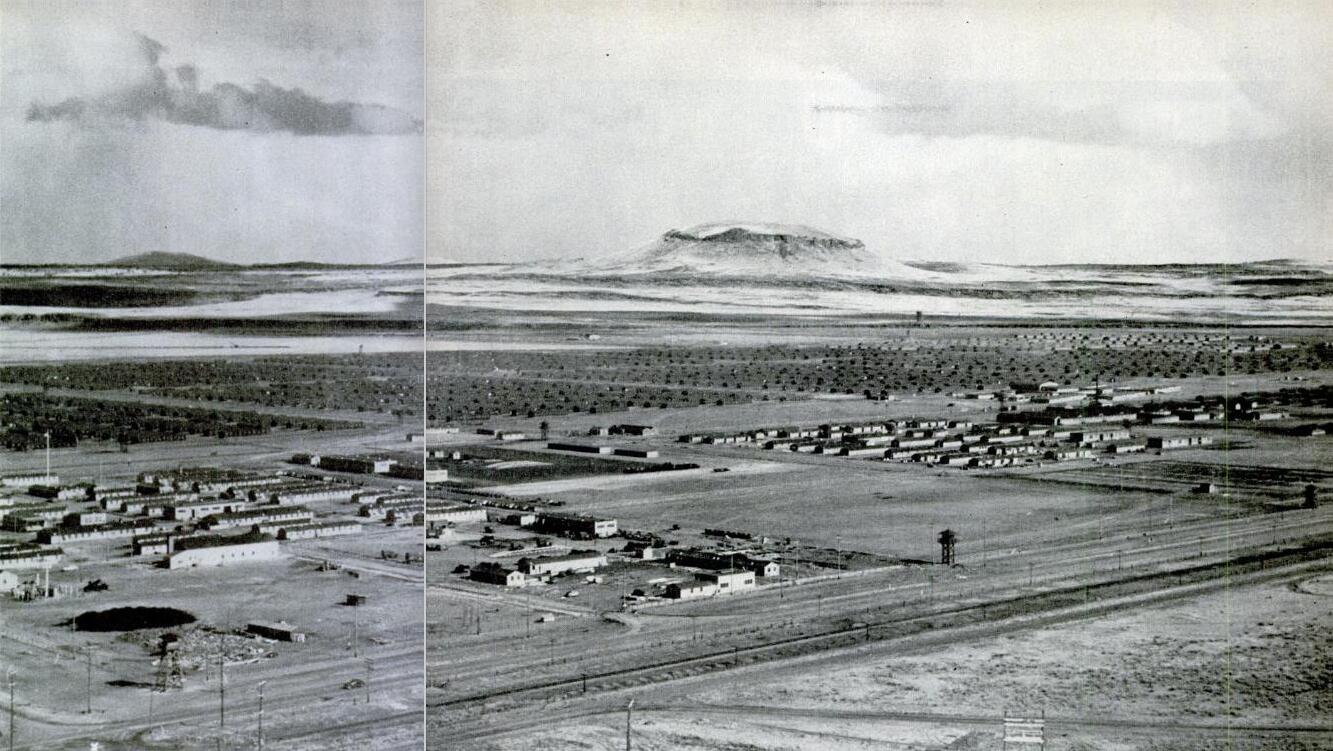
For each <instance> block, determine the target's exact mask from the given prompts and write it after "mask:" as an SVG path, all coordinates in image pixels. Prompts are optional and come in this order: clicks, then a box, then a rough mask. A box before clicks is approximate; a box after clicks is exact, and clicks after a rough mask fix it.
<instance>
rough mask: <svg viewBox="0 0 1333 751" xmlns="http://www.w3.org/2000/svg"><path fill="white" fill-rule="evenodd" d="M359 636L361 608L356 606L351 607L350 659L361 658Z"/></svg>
mask: <svg viewBox="0 0 1333 751" xmlns="http://www.w3.org/2000/svg"><path fill="white" fill-rule="evenodd" d="M360 634H361V608H360V606H358V605H353V606H352V657H360V656H361V647H360V644H359V643H358V642H359V641H360Z"/></svg>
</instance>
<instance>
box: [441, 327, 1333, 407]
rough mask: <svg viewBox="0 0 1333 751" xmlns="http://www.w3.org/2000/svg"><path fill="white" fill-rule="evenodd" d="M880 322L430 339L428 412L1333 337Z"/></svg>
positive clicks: (1232, 359) (853, 390)
mask: <svg viewBox="0 0 1333 751" xmlns="http://www.w3.org/2000/svg"><path fill="white" fill-rule="evenodd" d="M884 336H885V337H886V338H883V339H879V340H878V341H874V342H869V343H860V344H842V345H808V346H801V345H787V344H783V345H772V346H757V347H756V346H744V347H727V346H699V347H686V346H680V347H662V346H650V347H641V348H634V349H605V350H584V351H578V352H570V351H508V352H441V353H433V354H432V355H431V357H430V360H429V362H428V372H427V395H428V397H427V398H428V402H427V417H428V419H429V420H430V421H431V422H432V423H438V424H443V423H450V422H460V421H472V420H484V419H487V418H491V417H496V416H511V417H533V416H537V415H557V414H574V413H579V412H588V413H599V412H610V411H619V410H625V409H629V408H635V407H638V408H668V407H691V406H700V405H721V404H728V403H736V402H749V401H785V400H787V399H798V398H806V397H808V396H810V395H815V394H842V395H856V396H862V397H867V398H884V397H888V396H890V395H901V394H904V393H943V392H946V391H950V390H954V389H990V388H996V387H1000V386H1006V385H1008V384H1009V383H1011V382H1014V381H1031V382H1041V381H1045V380H1057V381H1060V382H1069V381H1072V380H1093V379H1096V380H1099V381H1111V380H1119V379H1129V378H1176V379H1179V378H1186V377H1189V376H1201V375H1202V376H1207V375H1223V374H1227V375H1231V374H1251V373H1253V374H1258V373H1273V372H1288V371H1294V370H1303V369H1317V368H1321V367H1325V366H1327V365H1328V364H1329V363H1330V362H1333V350H1331V349H1330V348H1328V347H1326V346H1324V345H1323V344H1321V343H1319V342H1318V340H1317V339H1314V338H1310V339H1306V338H1292V339H1290V340H1287V341H1283V342H1276V341H1272V340H1269V339H1267V338H1263V337H1251V338H1248V339H1243V340H1236V341H1234V342H1232V341H1230V340H1224V339H1221V338H1220V337H1219V336H1217V335H1212V334H1206V333H1198V334H1166V333H1163V334H1155V333H1150V332H1138V333H1102V332H1088V333H1072V332H1060V333H1047V334H1044V335H1043V334H1020V333H1014V332H1013V331H997V332H996V333H994V334H993V335H988V336H978V335H977V332H975V331H974V330H971V329H965V330H959V331H950V330H947V329H938V330H924V331H920V332H911V331H908V332H907V333H905V334H904V333H902V332H901V331H899V332H897V333H893V334H887V333H886V334H885V335H884Z"/></svg>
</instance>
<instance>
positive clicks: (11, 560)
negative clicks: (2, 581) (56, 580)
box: [0, 544, 65, 571]
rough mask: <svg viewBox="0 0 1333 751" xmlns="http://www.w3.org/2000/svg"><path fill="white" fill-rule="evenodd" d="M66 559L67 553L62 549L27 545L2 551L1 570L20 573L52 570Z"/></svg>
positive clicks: (0, 552)
mask: <svg viewBox="0 0 1333 751" xmlns="http://www.w3.org/2000/svg"><path fill="white" fill-rule="evenodd" d="M64 557H65V551H63V550H61V549H60V548H53V547H47V546H42V545H26V544H25V545H21V546H20V547H14V548H8V549H4V550H0V570H5V571H19V570H25V569H40V568H51V567H52V566H56V565H59V563H60V561H61V560H63V559H64Z"/></svg>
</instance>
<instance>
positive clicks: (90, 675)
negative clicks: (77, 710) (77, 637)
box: [83, 644, 93, 714]
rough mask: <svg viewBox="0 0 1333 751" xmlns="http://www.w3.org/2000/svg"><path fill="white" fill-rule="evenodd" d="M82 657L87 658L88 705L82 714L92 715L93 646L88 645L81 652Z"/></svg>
mask: <svg viewBox="0 0 1333 751" xmlns="http://www.w3.org/2000/svg"><path fill="white" fill-rule="evenodd" d="M83 654H84V657H86V658H87V665H88V704H87V706H86V707H85V708H84V710H83V712H84V714H92V713H93V645H91V644H89V645H88V646H87V647H85V648H84V650H83Z"/></svg>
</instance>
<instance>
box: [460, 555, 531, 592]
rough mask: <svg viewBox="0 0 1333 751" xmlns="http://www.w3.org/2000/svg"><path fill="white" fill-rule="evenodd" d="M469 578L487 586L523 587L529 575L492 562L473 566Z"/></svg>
mask: <svg viewBox="0 0 1333 751" xmlns="http://www.w3.org/2000/svg"><path fill="white" fill-rule="evenodd" d="M468 578H469V579H471V580H472V581H479V582H485V583H486V584H498V585H500V586H501V587H521V586H523V585H524V584H526V583H527V580H528V577H527V574H524V573H523V572H522V571H519V570H517V569H512V568H508V567H506V566H501V565H500V564H498V563H492V562H490V561H487V562H485V563H478V564H477V565H475V566H473V567H472V568H471V569H470V570H469V571H468Z"/></svg>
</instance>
